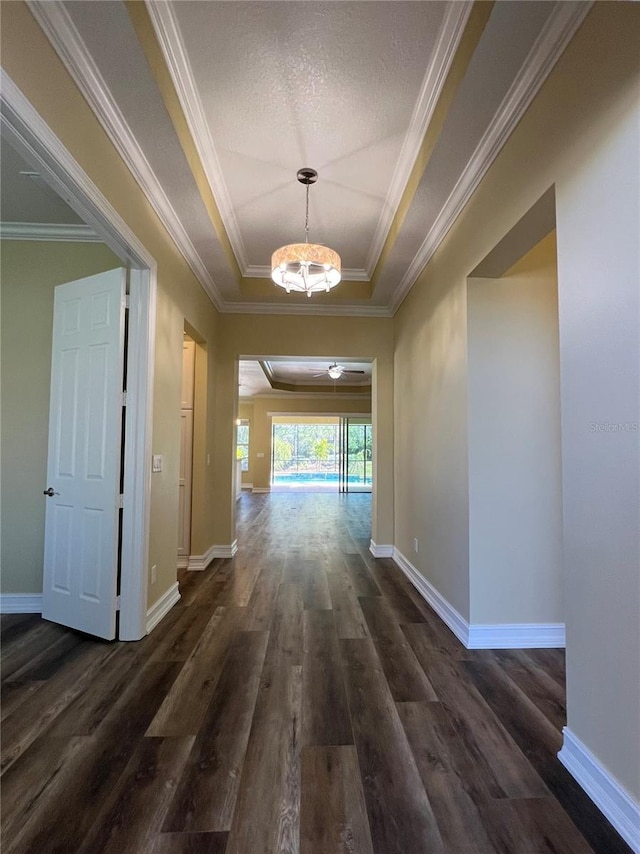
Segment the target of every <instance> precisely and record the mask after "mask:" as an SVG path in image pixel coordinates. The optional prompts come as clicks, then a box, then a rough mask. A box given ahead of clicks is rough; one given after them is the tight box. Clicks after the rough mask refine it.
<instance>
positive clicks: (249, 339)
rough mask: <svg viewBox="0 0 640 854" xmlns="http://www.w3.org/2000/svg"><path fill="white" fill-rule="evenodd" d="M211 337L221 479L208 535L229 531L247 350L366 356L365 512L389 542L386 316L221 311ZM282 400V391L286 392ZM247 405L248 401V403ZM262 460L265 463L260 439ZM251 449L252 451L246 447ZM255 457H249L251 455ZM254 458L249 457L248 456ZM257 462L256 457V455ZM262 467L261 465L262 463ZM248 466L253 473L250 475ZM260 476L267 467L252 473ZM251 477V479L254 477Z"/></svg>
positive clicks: (389, 346)
mask: <svg viewBox="0 0 640 854" xmlns="http://www.w3.org/2000/svg"><path fill="white" fill-rule="evenodd" d="M223 320H224V322H223V323H221V326H220V334H219V336H218V350H217V354H216V360H217V367H216V371H217V375H216V376H217V380H216V406H217V407H218V409H217V412H218V418H217V420H216V424H215V430H216V439H215V447H216V461H215V471H216V476H217V478H218V482H219V483H221V484H225V485H226V484H229V488H228V490H227V489H226V486H225V491H224V492H223V493H221V494H220V495H219V496H218V504H217V506H216V519H215V523H214V524H215V542H216V543H219V544H228V543H231V542H232V541H233V538H234V536H235V533H234V531H235V523H234V520H235V498H234V496H233V494H232V489H231V484H232V482H233V481H232V477H231V469H232V465H233V463H234V461H235V435H236V433H235V419H236V418H237V417H238V412H237V410H238V399H237V388H238V368H237V364H238V359H239V358H240V357H243V358H244V357H247V358H248V357H252V356H265V357H268V356H296V357H304V356H321V357H325V358H327V357H328V358H354V357H359V358H365V359H372V360H373V394H372V402H371V413H372V424H373V427H372V431H373V439H374V444H373V452H374V460H373V478H374V493H373V509H372V514H373V519H372V534H373V539H374V541H375V542H377V543H392V542H393V321H392V319H391V318H363V317H358V318H355V317H300V316H295V315H294V316H291V315H225V316H224V319H223ZM287 400H288V398H287ZM254 406H255V404H254ZM261 441H262V443H263V445H264V446H265V458H264V462H265V465H266V466H268V459H267V456H268V450H269V448H268V444H267V442H268V439H267V438H266V437H265V439H264V440H261ZM251 453H252V454H254V451H253V450H252V452H251ZM254 460H255V457H254ZM255 461H256V462H257V460H255ZM261 462H262V461H261ZM266 471H267V472H268V468H267V469H266ZM255 474H256V472H254V475H255ZM257 475H258V477H259V478H260V479H261V482H262V481H264V480H265V478H266V484H267V485H268V474H265V471H264V470H261V471H260V472H258V473H257ZM254 484H255V480H254Z"/></svg>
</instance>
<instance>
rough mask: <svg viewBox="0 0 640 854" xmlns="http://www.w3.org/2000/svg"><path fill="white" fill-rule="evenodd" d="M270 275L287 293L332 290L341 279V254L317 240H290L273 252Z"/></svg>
mask: <svg viewBox="0 0 640 854" xmlns="http://www.w3.org/2000/svg"><path fill="white" fill-rule="evenodd" d="M271 278H272V279H273V281H274V282H275V283H276V285H280V287H281V288H284V289H285V290H286V291H287V293H289V292H290V291H299V292H302V293H306V294H308V295H309V296H311V294H315V293H318V292H320V291H330V290H331V288H335V286H336V285H337V284H338V283H339V282H340V256H339V255H338V253H337V252H334V251H333V249H329V247H328V246H321V245H320V244H318V243H290V244H289V245H288V246H281V247H280V249H276V251H275V252H274V253H273V255H272V256H271Z"/></svg>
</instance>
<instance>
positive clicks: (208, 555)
mask: <svg viewBox="0 0 640 854" xmlns="http://www.w3.org/2000/svg"><path fill="white" fill-rule="evenodd" d="M215 548H216V546H209V548H208V549H207V550H206V552H205V553H204V554H203V555H189V563H188V564H187V569H188V570H189V571H195V572H202V570H203V569H206V568H207V567H208V566H209V564H210V563H211V561H212V560H213V559H214V557H216V555H215V554H214V550H215Z"/></svg>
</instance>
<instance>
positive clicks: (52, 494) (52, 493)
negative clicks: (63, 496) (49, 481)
mask: <svg viewBox="0 0 640 854" xmlns="http://www.w3.org/2000/svg"><path fill="white" fill-rule="evenodd" d="M42 494H43V495H48V496H49V498H53V496H54V495H60V493H59V492H54V490H53V487H52V486H50V487H49V489H45V491H44V492H43V493H42Z"/></svg>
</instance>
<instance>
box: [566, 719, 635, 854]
mask: <svg viewBox="0 0 640 854" xmlns="http://www.w3.org/2000/svg"><path fill="white" fill-rule="evenodd" d="M562 734H563V736H564V741H563V744H562V750H561V751H560V753H558V759H559V760H560V762H562V764H563V765H564V767H565V768H566V769H567V771H569V773H570V774H571V775H572V776H573V777H574V778H575V780H576V781H577V782H578V783H579V784H580V785H581V786H582V788H583V789H584V790H585V792H586V793H587V794H588V795H589V797H590V798H591V800H592V801H593V802H594V804H595V805H596V806H597V807H598V809H599V810H600V811H601V812H602V813H603V814H604V815H605V816H606V818H607V819H609V821H610V822H611V824H612V825H613V826H614V827H615V829H616V830H617V831H618V833H619V834H620V836H621V837H622V838H623V839H624V841H625V842H626V843H627V845H629V847H630V848H631V850H632V851H634V852H635V854H640V804H639V803H638V802H637V801H636V800H635V799H634V798H632V797H631V795H630V794H629V793H628V792H627V791H626V789H624V788H623V787H622V786H621V785H620V783H618V781H617V780H616V779H615V777H612V776H611V774H610V773H609V771H607V769H606V768H605V767H604V766H603V765H602V763H601V762H600V761H599V760H598V759H597V758H596V757H595V756H594V755H593V753H591V751H590V750H589V748H588V747H586V745H584V744H583V743H582V742H581V741H580V739H579V738H578V737H577V736H576V735H574V734H573V733H572V732H571V730H570V729H569V727H564V729H563V730H562Z"/></svg>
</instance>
